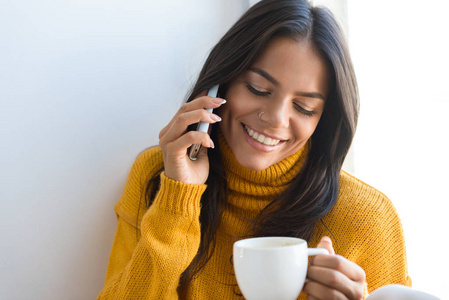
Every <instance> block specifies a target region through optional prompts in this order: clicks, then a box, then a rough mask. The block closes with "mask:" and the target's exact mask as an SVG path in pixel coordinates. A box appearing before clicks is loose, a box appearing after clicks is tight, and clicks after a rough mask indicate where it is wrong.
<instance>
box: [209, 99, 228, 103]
mask: <svg viewBox="0 0 449 300" xmlns="http://www.w3.org/2000/svg"><path fill="white" fill-rule="evenodd" d="M212 102H214V103H216V104H225V103H226V100H225V99H221V98H212Z"/></svg>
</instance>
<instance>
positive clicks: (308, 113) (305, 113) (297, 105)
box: [293, 103, 316, 117]
mask: <svg viewBox="0 0 449 300" xmlns="http://www.w3.org/2000/svg"><path fill="white" fill-rule="evenodd" d="M293 105H294V106H295V109H296V110H297V111H299V112H300V113H302V114H303V115H305V116H308V117H312V116H313V115H314V114H315V113H316V112H314V111H313V110H307V109H305V108H304V107H302V106H301V105H299V104H298V103H294V104H293Z"/></svg>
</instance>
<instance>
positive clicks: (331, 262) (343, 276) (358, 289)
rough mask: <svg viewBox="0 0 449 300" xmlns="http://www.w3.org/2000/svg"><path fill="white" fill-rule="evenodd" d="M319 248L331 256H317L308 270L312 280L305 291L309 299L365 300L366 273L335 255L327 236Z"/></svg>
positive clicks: (308, 276)
mask: <svg viewBox="0 0 449 300" xmlns="http://www.w3.org/2000/svg"><path fill="white" fill-rule="evenodd" d="M317 248H325V249H327V250H328V251H329V254H330V255H323V254H322V255H317V256H315V257H314V258H313V259H312V262H311V264H310V266H309V268H308V270H307V278H308V279H309V280H310V281H309V282H307V283H306V284H305V285H304V288H303V291H304V292H305V293H306V294H307V299H309V300H315V299H357V300H360V299H363V296H364V285H365V278H366V276H365V271H364V270H363V269H362V268H361V267H360V266H358V265H357V264H355V263H353V262H352V261H350V260H348V259H346V258H344V257H343V256H340V255H335V251H334V248H333V247H332V241H331V239H330V238H329V237H327V236H325V237H323V238H322V239H321V241H320V243H319V244H318V246H317Z"/></svg>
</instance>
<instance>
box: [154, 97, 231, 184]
mask: <svg viewBox="0 0 449 300" xmlns="http://www.w3.org/2000/svg"><path fill="white" fill-rule="evenodd" d="M206 93H207V91H204V92H202V93H201V94H200V95H199V96H198V97H197V98H196V99H194V100H192V101H191V102H188V103H185V104H183V105H182V106H181V108H180V109H179V110H178V112H177V113H176V114H175V115H174V117H173V118H172V119H171V121H170V123H168V125H167V126H165V127H164V128H163V129H162V130H161V132H160V133H159V146H160V147H161V149H162V154H163V157H164V168H165V171H164V172H165V176H167V177H169V178H171V179H173V180H176V181H181V182H184V183H194V184H203V183H205V182H206V179H207V177H208V176H209V160H208V158H207V149H205V148H214V142H213V141H212V139H211V138H210V136H209V134H207V133H206V132H200V131H187V127H188V126H189V125H192V124H195V123H198V122H199V121H203V122H207V123H210V124H213V123H216V122H219V121H221V118H220V117H219V116H217V115H216V114H213V113H209V112H208V111H207V110H205V109H206V108H213V109H215V108H218V107H220V106H221V105H222V104H224V103H225V102H226V101H225V100H224V99H221V98H214V97H210V96H206ZM193 144H201V145H202V146H203V147H202V148H201V150H200V152H199V154H198V158H197V160H195V161H192V160H190V159H189V156H188V153H187V149H188V148H189V147H190V146H192V145H193Z"/></svg>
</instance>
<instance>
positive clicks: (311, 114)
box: [246, 84, 315, 117]
mask: <svg viewBox="0 0 449 300" xmlns="http://www.w3.org/2000/svg"><path fill="white" fill-rule="evenodd" d="M246 87H247V88H248V90H249V91H250V92H251V93H253V94H254V95H256V96H261V97H264V96H269V95H270V94H271V93H270V92H261V91H259V90H256V89H255V88H254V87H252V86H251V85H250V84H247V85H246ZM294 106H295V109H296V110H297V111H299V112H300V113H302V114H303V115H305V116H308V117H312V116H313V115H314V114H315V112H314V111H311V110H307V109H304V108H302V107H301V106H300V105H298V104H296V103H295V104H294Z"/></svg>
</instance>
